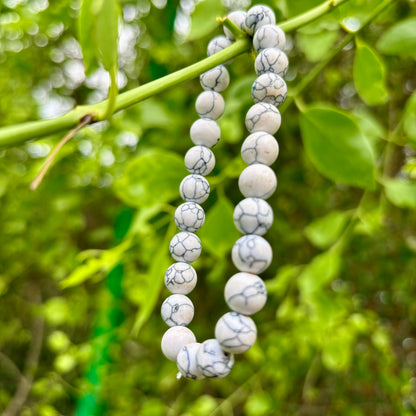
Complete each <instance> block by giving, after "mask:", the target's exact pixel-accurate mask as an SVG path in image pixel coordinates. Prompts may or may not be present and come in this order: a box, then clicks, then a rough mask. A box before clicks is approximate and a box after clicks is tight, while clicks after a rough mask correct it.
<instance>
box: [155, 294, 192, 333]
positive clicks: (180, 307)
mask: <svg viewBox="0 0 416 416" xmlns="http://www.w3.org/2000/svg"><path fill="white" fill-rule="evenodd" d="M194 311H195V309H194V305H193V303H192V301H191V299H189V298H188V297H187V296H185V295H177V294H175V295H171V296H169V297H168V298H166V299H165V301H164V302H163V303H162V307H161V309H160V314H161V315H162V319H163V320H164V321H165V322H166V324H168V325H169V326H186V325H188V324H189V323H190V322H191V321H192V318H193V317H194Z"/></svg>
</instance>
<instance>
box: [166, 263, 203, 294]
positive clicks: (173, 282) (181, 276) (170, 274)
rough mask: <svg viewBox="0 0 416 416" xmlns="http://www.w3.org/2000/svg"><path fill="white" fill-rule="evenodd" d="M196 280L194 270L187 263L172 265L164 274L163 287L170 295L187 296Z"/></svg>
mask: <svg viewBox="0 0 416 416" xmlns="http://www.w3.org/2000/svg"><path fill="white" fill-rule="evenodd" d="M197 280H198V278H197V274H196V271H195V269H194V268H193V267H192V266H191V265H190V264H188V263H183V262H178V263H174V264H172V265H170V266H169V268H168V269H167V270H166V273H165V286H166V288H167V289H168V290H169V291H170V292H171V293H178V294H181V295H187V294H188V293H190V292H192V290H194V288H195V286H196V283H197Z"/></svg>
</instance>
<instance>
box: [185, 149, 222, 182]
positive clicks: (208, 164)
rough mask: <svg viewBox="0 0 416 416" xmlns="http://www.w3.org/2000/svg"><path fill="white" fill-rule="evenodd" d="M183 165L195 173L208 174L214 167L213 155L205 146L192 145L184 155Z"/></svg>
mask: <svg viewBox="0 0 416 416" xmlns="http://www.w3.org/2000/svg"><path fill="white" fill-rule="evenodd" d="M185 167H186V169H187V170H188V172H190V173H193V174H196V175H202V176H205V175H209V174H210V173H211V172H212V169H214V167H215V156H214V153H212V151H211V150H210V149H209V148H208V147H206V146H193V147H191V148H190V149H189V150H188V151H187V152H186V155H185Z"/></svg>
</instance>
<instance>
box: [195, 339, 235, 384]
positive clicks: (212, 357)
mask: <svg viewBox="0 0 416 416" xmlns="http://www.w3.org/2000/svg"><path fill="white" fill-rule="evenodd" d="M233 364H234V356H233V355H232V354H229V353H227V352H226V351H223V349H222V348H221V345H220V343H219V342H218V341H217V340H216V339H207V340H206V341H204V342H203V343H202V344H201V346H200V347H199V349H198V351H197V353H196V368H197V370H198V371H199V372H200V373H201V374H203V375H204V376H205V377H209V378H215V377H218V378H222V377H225V376H226V375H228V374H229V372H230V371H231V368H232V367H233Z"/></svg>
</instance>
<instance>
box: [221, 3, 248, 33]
mask: <svg viewBox="0 0 416 416" xmlns="http://www.w3.org/2000/svg"><path fill="white" fill-rule="evenodd" d="M246 16H247V13H246V12H245V11H243V10H235V11H233V12H231V13H229V14H228V15H227V17H228V18H229V19H230V20H231V21H232V22H233V23H234V24H235V25H236V26H237V27H238V28H240V29H241V30H243V31H244V29H245V23H246ZM224 33H225V36H227V38H229V39H231V40H235V36H234V34H233V33H232V32H231V30H230V29H228V28H227V27H225V26H224Z"/></svg>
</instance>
